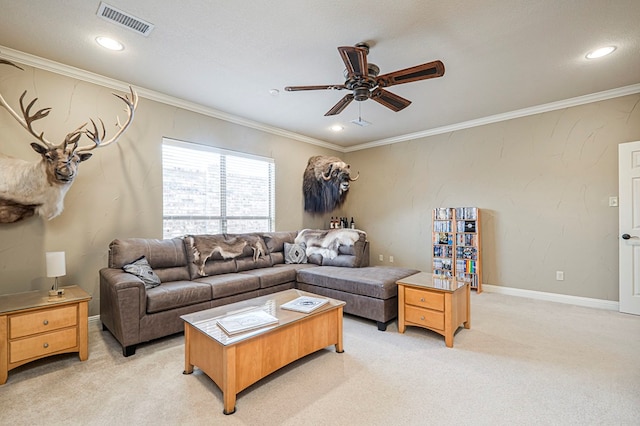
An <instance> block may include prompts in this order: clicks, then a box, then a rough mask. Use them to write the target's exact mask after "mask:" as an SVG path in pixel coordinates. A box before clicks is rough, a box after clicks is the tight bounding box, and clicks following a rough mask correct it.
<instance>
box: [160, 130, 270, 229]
mask: <svg viewBox="0 0 640 426" xmlns="http://www.w3.org/2000/svg"><path fill="white" fill-rule="evenodd" d="M274 175H275V164H274V161H273V159H271V158H264V157H258V156H254V155H249V154H243V153H240V152H234V151H227V150H223V149H217V148H213V147H210V146H205V145H198V144H193V143H186V142H180V141H176V140H171V139H164V140H163V143H162V193H163V203H162V204H163V229H164V231H163V234H164V235H163V237H164V238H172V237H178V236H182V235H186V234H220V233H243V232H257V231H272V230H273V229H274V223H275V201H274V198H275V190H274V189H275V184H274V180H275V179H274Z"/></svg>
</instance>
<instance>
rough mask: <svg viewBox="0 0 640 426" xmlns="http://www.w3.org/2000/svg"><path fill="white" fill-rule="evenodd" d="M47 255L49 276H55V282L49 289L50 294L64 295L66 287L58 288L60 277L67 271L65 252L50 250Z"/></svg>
mask: <svg viewBox="0 0 640 426" xmlns="http://www.w3.org/2000/svg"><path fill="white" fill-rule="evenodd" d="M46 255H47V277H55V279H56V280H55V282H54V284H53V287H51V290H50V291H49V296H62V295H63V294H64V289H61V288H58V277H62V276H64V275H65V274H66V273H67V271H66V265H65V260H64V252H63V251H49V252H47V253H46Z"/></svg>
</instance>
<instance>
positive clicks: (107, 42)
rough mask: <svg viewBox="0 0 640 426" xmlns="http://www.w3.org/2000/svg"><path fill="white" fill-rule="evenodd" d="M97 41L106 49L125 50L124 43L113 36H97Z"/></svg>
mask: <svg viewBox="0 0 640 426" xmlns="http://www.w3.org/2000/svg"><path fill="white" fill-rule="evenodd" d="M96 42H97V43H98V44H99V45H100V46H102V47H104V48H105V49H109V50H123V49H124V45H123V44H122V43H120V42H119V41H117V40H114V39H112V38H109V37H102V36H101V37H96Z"/></svg>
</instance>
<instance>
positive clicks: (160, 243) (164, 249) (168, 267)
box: [108, 238, 190, 282]
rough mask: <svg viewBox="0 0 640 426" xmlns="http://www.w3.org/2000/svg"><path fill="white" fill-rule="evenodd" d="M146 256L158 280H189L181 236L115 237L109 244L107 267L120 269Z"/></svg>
mask: <svg viewBox="0 0 640 426" xmlns="http://www.w3.org/2000/svg"><path fill="white" fill-rule="evenodd" d="M142 256H144V257H146V258H147V261H148V262H149V265H150V266H151V267H152V268H153V271H154V272H155V273H156V275H158V277H159V278H160V281H162V282H165V281H179V280H189V279H190V276H189V270H188V268H187V256H186V253H185V249H184V244H183V242H182V239H181V238H171V239H168V240H157V239H152V238H125V239H115V240H113V241H112V242H111V244H109V262H108V266H109V268H116V269H120V268H122V267H123V266H124V265H126V264H129V263H131V262H134V261H135V260H136V259H139V258H140V257H142Z"/></svg>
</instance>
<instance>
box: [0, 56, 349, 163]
mask: <svg viewBox="0 0 640 426" xmlns="http://www.w3.org/2000/svg"><path fill="white" fill-rule="evenodd" d="M0 55H2V56H3V57H4V58H5V59H8V60H12V61H16V62H19V63H21V64H24V65H28V66H31V67H35V68H39V69H42V70H45V71H49V72H52V73H56V74H60V75H64V76H66V77H71V78H74V79H76V80H80V81H85V82H87V83H92V84H96V85H98V86H102V87H107V88H109V89H114V90H119V91H124V92H128V91H129V84H127V83H125V82H123V81H119V80H116V79H112V78H109V77H105V76H103V75H100V74H96V73H93V72H90V71H86V70H82V69H80V68H75V67H72V66H70V65H66V64H62V63H60V62H55V61H51V60H49V59H44V58H40V57H38V56H35V55H30V54H28V53H24V52H20V51H18V50H14V49H11V48H8V47H4V46H1V45H0ZM136 91H137V92H138V95H139V96H140V97H142V98H145V99H148V100H150V101H155V102H160V103H163V104H166V105H169V106H174V107H177V108H181V109H184V110H187V111H192V112H195V113H198V114H202V115H206V116H208V117H213V118H217V119H220V120H223V121H228V122H230V123H234V124H238V125H241V126H244V127H248V128H251V129H255V130H260V131H263V132H265V133H270V134H273V135H277V136H282V137H285V138H289V139H293V140H297V141H299V142H304V143H308V144H311V145H317V146H321V147H323V148H328V149H332V150H334V151H339V152H344V147H341V146H339V145H335V144H332V143H329V142H325V141H323V140H320V139H315V138H311V137H308V136H305V135H301V134H298V133H294V132H290V131H288V130H284V129H280V128H278V127H273V126H268V125H266V124H263V123H260V122H257V121H253V120H248V119H246V118H242V117H239V116H236V115H232V114H228V113H226V112H222V111H219V110H217V109H213V108H209V107H205V106H203V105H200V104H197V103H195V102H189V101H185V100H184V99H180V98H176V97H173V96H169V95H166V94H164V93H160V92H157V91H155V90H150V89H146V88H144V87H139V86H137V87H136Z"/></svg>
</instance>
